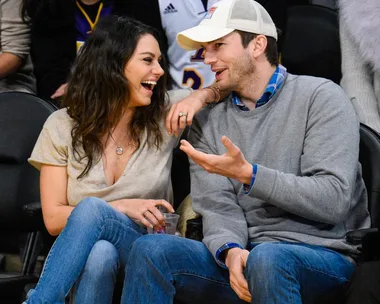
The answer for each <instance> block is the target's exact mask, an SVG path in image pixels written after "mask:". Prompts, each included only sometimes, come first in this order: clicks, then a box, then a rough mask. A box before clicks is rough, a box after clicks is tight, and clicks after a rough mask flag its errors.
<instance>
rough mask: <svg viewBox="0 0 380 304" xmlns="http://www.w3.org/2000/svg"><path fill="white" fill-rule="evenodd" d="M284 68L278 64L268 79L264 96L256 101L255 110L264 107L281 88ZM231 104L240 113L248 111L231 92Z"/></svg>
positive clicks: (284, 73)
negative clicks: (235, 106)
mask: <svg viewBox="0 0 380 304" xmlns="http://www.w3.org/2000/svg"><path fill="white" fill-rule="evenodd" d="M286 73H287V72H286V68H285V67H284V66H282V65H281V64H279V65H278V66H277V68H276V70H275V71H274V73H273V75H272V77H271V78H270V79H269V83H268V85H267V87H266V89H265V91H264V94H263V95H262V96H261V97H260V98H259V100H258V101H256V108H258V107H261V106H263V105H265V104H266V103H267V102H268V101H269V100H271V99H272V97H273V96H274V95H275V94H276V92H277V91H278V90H279V89H280V88H281V86H282V84H283V83H284V80H285V77H286ZM232 102H233V103H234V104H235V105H237V106H238V107H239V108H240V110H242V111H249V108H248V107H246V106H245V104H244V103H243V102H242V101H241V100H240V98H239V97H238V96H237V95H236V94H235V92H232Z"/></svg>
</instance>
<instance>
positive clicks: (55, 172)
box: [40, 165, 74, 235]
mask: <svg viewBox="0 0 380 304" xmlns="http://www.w3.org/2000/svg"><path fill="white" fill-rule="evenodd" d="M40 191H41V206H42V214H43V218H44V222H45V226H46V229H47V231H48V232H49V233H50V234H51V235H58V234H59V233H60V232H61V231H62V230H63V228H64V227H65V226H66V223H67V219H68V218H69V216H70V214H71V212H72V211H73V209H74V207H72V206H69V203H68V201H67V167H60V166H50V165H41V174H40Z"/></svg>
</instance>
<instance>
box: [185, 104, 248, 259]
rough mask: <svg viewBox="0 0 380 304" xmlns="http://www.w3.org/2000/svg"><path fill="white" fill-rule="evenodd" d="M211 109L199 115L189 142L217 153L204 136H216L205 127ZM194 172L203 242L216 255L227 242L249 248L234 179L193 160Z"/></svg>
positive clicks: (193, 190)
mask: <svg viewBox="0 0 380 304" xmlns="http://www.w3.org/2000/svg"><path fill="white" fill-rule="evenodd" d="M209 111H210V110H209V109H204V110H202V111H201V112H200V113H199V114H198V115H197V116H196V118H195V119H194V121H193V125H192V127H191V132H190V134H189V141H190V142H191V143H192V144H193V145H194V147H196V148H197V149H198V150H200V151H202V152H205V153H215V152H216V151H215V150H214V149H213V147H212V145H211V144H210V143H209V142H208V140H207V139H206V138H205V136H204V133H206V134H207V135H206V136H212V135H211V132H210V131H209V130H206V128H207V127H206V126H205V123H206V122H207V119H208V113H209ZM190 172H191V196H192V201H193V208H194V211H195V212H197V213H199V214H201V215H202V218H203V233H204V239H203V242H204V243H205V244H206V246H207V247H208V249H209V250H210V251H211V253H212V254H213V255H214V257H216V254H217V253H218V250H219V249H220V248H221V247H222V246H223V245H225V244H226V243H232V244H235V245H238V246H239V247H241V248H245V246H246V245H247V241H248V230H247V222H246V220H245V216H244V213H243V210H242V209H241V207H240V206H239V205H238V203H237V195H236V192H235V189H234V187H233V185H232V183H231V181H230V180H229V179H228V178H226V177H224V176H221V175H216V174H210V173H208V172H207V171H205V170H204V169H203V168H201V167H199V166H198V165H197V164H195V163H194V162H193V161H190ZM217 262H219V261H217Z"/></svg>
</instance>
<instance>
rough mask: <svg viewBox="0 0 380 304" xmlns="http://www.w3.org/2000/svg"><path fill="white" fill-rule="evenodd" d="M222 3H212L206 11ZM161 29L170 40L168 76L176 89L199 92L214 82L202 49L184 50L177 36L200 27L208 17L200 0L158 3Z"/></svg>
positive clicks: (213, 74) (213, 76)
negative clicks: (204, 60)
mask: <svg viewBox="0 0 380 304" xmlns="http://www.w3.org/2000/svg"><path fill="white" fill-rule="evenodd" d="M218 1H219V0H209V1H208V4H207V10H208V9H209V8H210V7H211V6H212V5H214V4H215V3H216V2H218ZM158 2H159V7H160V14H161V21H162V27H163V29H164V30H165V33H166V37H167V39H168V53H167V54H168V58H169V73H170V75H171V77H172V78H173V88H193V89H199V88H203V87H206V86H209V85H211V84H212V83H213V82H214V81H215V73H213V72H212V71H211V68H210V66H209V65H207V64H204V63H203V59H204V56H203V49H199V50H197V51H185V50H184V49H182V48H181V47H180V46H179V45H178V43H177V41H176V37H177V34H178V33H179V32H181V31H183V30H186V29H188V28H190V27H193V26H196V25H198V24H199V23H200V22H201V21H202V20H203V18H204V17H205V16H206V15H207V10H205V8H204V6H203V3H202V1H201V0H159V1H158Z"/></svg>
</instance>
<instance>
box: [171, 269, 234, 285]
mask: <svg viewBox="0 0 380 304" xmlns="http://www.w3.org/2000/svg"><path fill="white" fill-rule="evenodd" d="M172 275H173V276H175V275H188V276H194V277H198V278H201V279H204V280H207V281H211V282H214V283H218V284H222V285H225V286H230V284H229V283H226V282H223V281H219V280H216V279H213V278H210V277H207V276H204V275H200V274H198V273H194V272H189V271H186V270H178V271H175V272H173V273H172Z"/></svg>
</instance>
